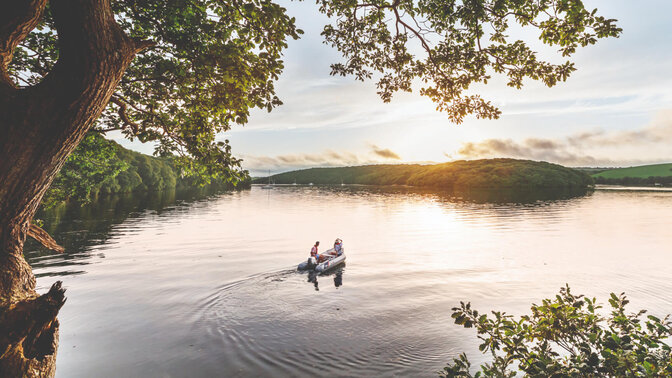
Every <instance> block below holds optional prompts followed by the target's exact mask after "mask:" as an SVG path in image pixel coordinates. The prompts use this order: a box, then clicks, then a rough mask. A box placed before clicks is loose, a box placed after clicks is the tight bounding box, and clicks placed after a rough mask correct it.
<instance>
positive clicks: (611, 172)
mask: <svg viewBox="0 0 672 378" xmlns="http://www.w3.org/2000/svg"><path fill="white" fill-rule="evenodd" d="M592 177H593V179H594V180H595V183H597V184H606V185H630V186H654V185H656V186H659V185H662V186H672V163H668V164H652V165H642V166H639V167H628V168H615V169H608V170H605V171H602V172H599V173H596V174H594V175H592Z"/></svg>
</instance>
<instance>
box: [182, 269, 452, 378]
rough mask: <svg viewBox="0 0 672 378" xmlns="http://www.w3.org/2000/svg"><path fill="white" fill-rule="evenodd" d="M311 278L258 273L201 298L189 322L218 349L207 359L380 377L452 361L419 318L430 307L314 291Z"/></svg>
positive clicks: (238, 369)
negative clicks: (370, 302)
mask: <svg viewBox="0 0 672 378" xmlns="http://www.w3.org/2000/svg"><path fill="white" fill-rule="evenodd" d="M338 274H345V269H343V270H341V271H337V272H334V273H332V274H331V275H327V276H318V279H319V280H321V281H324V282H325V284H323V285H325V286H326V284H327V283H329V284H330V282H329V281H330V280H331V279H332V278H333V277H335V276H336V275H338ZM308 278H309V277H308V274H304V273H298V272H296V271H294V270H289V271H281V272H277V273H270V274H261V275H254V276H251V277H248V278H246V279H243V280H239V281H235V282H230V283H227V284H225V285H222V286H220V287H219V288H217V289H216V290H215V291H214V292H213V293H212V294H211V295H210V296H208V297H207V298H204V299H203V300H202V301H201V302H200V304H199V306H198V307H197V310H196V311H195V312H194V314H193V321H192V324H194V327H196V328H198V333H204V334H207V335H208V340H202V341H203V342H204V343H206V344H207V346H208V347H209V348H213V349H215V350H217V352H215V353H212V355H213V359H212V360H211V361H209V363H211V364H213V366H214V365H218V361H219V359H218V358H217V356H220V357H224V358H225V359H226V360H227V361H230V362H231V363H232V365H231V366H227V368H226V370H227V371H226V372H227V373H229V374H232V375H236V374H240V375H250V374H260V372H263V374H272V375H274V376H296V375H332V376H338V375H341V374H343V372H344V371H347V372H348V373H347V374H348V375H355V376H363V375H377V376H380V375H397V374H403V373H404V372H406V373H411V372H413V373H415V374H417V373H418V372H419V371H425V372H427V373H428V374H431V373H432V372H431V371H427V369H428V368H431V367H432V366H439V365H441V363H442V362H444V361H446V360H447V356H446V355H445V353H442V354H436V351H444V352H445V347H437V346H438V345H441V344H444V343H445V339H443V338H442V337H441V336H439V334H437V335H436V336H435V337H432V336H430V337H427V328H428V325H427V324H424V323H423V322H422V321H421V319H422V318H426V316H427V312H428V311H433V309H432V308H430V306H426V305H425V306H423V305H421V304H420V303H418V305H417V306H410V307H409V304H408V303H405V304H404V306H395V305H393V303H395V302H394V301H392V302H390V305H385V304H383V302H385V301H386V300H388V299H389V298H379V299H380V301H379V302H378V303H377V304H376V305H374V306H360V305H358V304H357V303H356V302H355V300H354V299H352V298H350V297H348V296H344V295H341V293H342V291H341V292H339V291H338V290H328V292H327V290H324V291H325V292H324V293H321V292H320V293H316V292H315V291H313V290H311V285H310V283H308V282H306V281H307V279H308ZM329 288H330V289H333V287H329ZM418 327H420V328H422V329H423V333H424V335H423V336H422V337H419V336H418V335H419V332H418V331H419V329H418ZM429 327H432V326H431V325H429ZM434 327H436V325H434ZM218 366H221V365H218ZM344 368H347V370H343V369H344Z"/></svg>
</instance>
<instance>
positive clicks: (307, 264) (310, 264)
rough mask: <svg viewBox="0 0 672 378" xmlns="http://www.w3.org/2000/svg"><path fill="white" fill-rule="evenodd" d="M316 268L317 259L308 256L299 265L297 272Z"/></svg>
mask: <svg viewBox="0 0 672 378" xmlns="http://www.w3.org/2000/svg"><path fill="white" fill-rule="evenodd" d="M316 266H317V259H316V258H315V257H314V256H310V257H309V258H308V260H306V261H304V262H302V263H301V264H299V270H308V269H314V268H315V267H316Z"/></svg>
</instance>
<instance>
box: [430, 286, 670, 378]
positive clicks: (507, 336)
mask: <svg viewBox="0 0 672 378" xmlns="http://www.w3.org/2000/svg"><path fill="white" fill-rule="evenodd" d="M627 304H628V300H627V299H626V297H625V294H623V293H621V295H615V294H613V293H612V294H611V298H610V299H609V305H610V306H611V313H610V315H609V316H607V317H606V318H604V317H603V316H602V315H600V312H599V309H601V308H602V306H600V305H598V304H597V303H596V299H595V298H593V299H590V298H586V297H584V296H583V295H573V294H572V293H571V292H570V289H569V286H567V287H564V288H562V289H561V290H560V293H559V294H558V295H556V297H555V298H554V299H544V300H543V301H542V304H541V305H540V306H538V305H532V315H526V316H521V317H520V319H518V320H515V319H514V317H513V316H511V315H506V314H505V313H502V312H495V311H493V312H492V317H491V316H488V315H485V314H479V313H478V311H476V310H473V309H472V308H471V305H470V304H469V303H467V304H464V303H461V306H460V307H456V308H453V315H452V317H453V318H454V319H455V323H456V324H459V325H462V326H464V327H465V328H471V327H474V328H476V331H477V332H478V338H479V339H481V340H482V341H483V343H482V344H481V345H480V346H479V350H480V351H481V352H483V353H490V354H491V355H492V359H493V361H492V362H491V363H487V364H485V365H482V366H481V370H480V371H479V372H477V373H475V374H474V375H472V374H471V372H470V366H471V364H470V363H469V360H468V359H467V357H466V355H465V354H462V355H460V357H459V358H457V359H454V360H453V363H452V364H449V365H448V366H446V367H445V368H444V369H443V370H442V371H440V372H439V375H440V376H442V377H513V376H516V375H517V374H519V373H524V374H525V375H527V376H539V377H568V376H581V377H584V376H588V377H595V376H599V377H640V376H641V377H645V376H647V377H650V376H670V375H672V352H671V351H670V346H669V345H668V344H667V343H666V339H668V338H669V337H670V336H672V327H671V325H672V323H670V320H669V315H668V316H666V317H665V318H664V319H662V320H661V319H659V318H657V317H655V316H652V315H649V316H647V317H646V319H643V318H642V317H643V316H644V314H645V312H646V311H644V310H642V311H640V312H638V313H632V314H627V313H626V311H625V306H626V305H627ZM644 320H645V321H644Z"/></svg>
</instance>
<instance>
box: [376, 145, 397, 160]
mask: <svg viewBox="0 0 672 378" xmlns="http://www.w3.org/2000/svg"><path fill="white" fill-rule="evenodd" d="M371 151H372V152H373V153H374V154H375V155H377V156H380V157H382V158H383V159H391V160H401V156H399V155H398V154H397V153H396V152H394V151H392V150H390V149H389V148H380V147H378V146H376V145H375V144H372V145H371Z"/></svg>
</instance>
